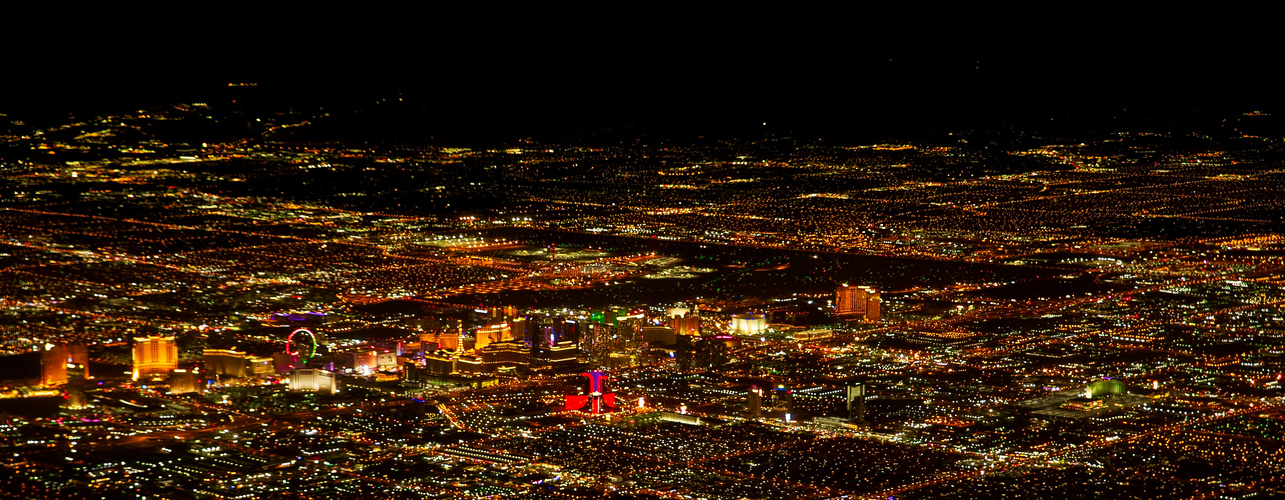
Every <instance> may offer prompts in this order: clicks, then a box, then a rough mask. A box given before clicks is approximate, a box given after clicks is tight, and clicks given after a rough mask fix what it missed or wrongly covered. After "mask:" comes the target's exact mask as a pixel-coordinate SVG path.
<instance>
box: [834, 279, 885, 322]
mask: <svg viewBox="0 0 1285 500" xmlns="http://www.w3.org/2000/svg"><path fill="white" fill-rule="evenodd" d="M880 302H881V300H880V298H879V291H878V290H875V289H873V288H870V287H868V286H848V285H843V286H842V287H839V289H838V290H836V291H835V292H834V312H835V314H838V315H839V316H857V317H861V318H862V319H865V320H866V321H878V320H879V304H880Z"/></svg>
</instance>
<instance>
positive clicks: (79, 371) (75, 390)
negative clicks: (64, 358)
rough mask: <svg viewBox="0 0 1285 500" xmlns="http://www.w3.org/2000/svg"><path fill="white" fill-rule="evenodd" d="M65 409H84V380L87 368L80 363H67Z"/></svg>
mask: <svg viewBox="0 0 1285 500" xmlns="http://www.w3.org/2000/svg"><path fill="white" fill-rule="evenodd" d="M66 366H67V403H66V405H67V407H68V408H71V409H74V410H75V409H80V408H84V407H85V404H86V402H87V400H86V399H85V378H86V374H87V373H88V367H86V366H85V365H83V364H80V363H67V365H66Z"/></svg>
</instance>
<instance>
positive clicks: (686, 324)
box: [668, 313, 701, 335]
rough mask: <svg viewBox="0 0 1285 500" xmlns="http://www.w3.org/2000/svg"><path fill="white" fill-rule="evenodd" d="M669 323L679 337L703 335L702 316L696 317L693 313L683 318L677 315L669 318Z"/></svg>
mask: <svg viewBox="0 0 1285 500" xmlns="http://www.w3.org/2000/svg"><path fill="white" fill-rule="evenodd" d="M668 323H669V327H670V328H673V329H674V333H676V334H678V335H700V334H701V319H700V316H696V315H694V314H691V313H687V314H684V315H681V316H678V315H676V316H673V317H671V318H669V322H668Z"/></svg>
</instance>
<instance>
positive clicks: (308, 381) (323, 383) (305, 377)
mask: <svg viewBox="0 0 1285 500" xmlns="http://www.w3.org/2000/svg"><path fill="white" fill-rule="evenodd" d="M290 390H291V391H294V392H315V393H320V394H334V393H335V374H333V373H330V372H328V371H326V370H318V369H315V368H300V369H298V370H294V371H292V372H290Z"/></svg>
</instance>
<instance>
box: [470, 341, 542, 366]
mask: <svg viewBox="0 0 1285 500" xmlns="http://www.w3.org/2000/svg"><path fill="white" fill-rule="evenodd" d="M478 355H480V356H481V357H482V365H483V367H484V369H485V370H486V371H488V372H491V373H495V372H498V371H500V370H506V369H512V368H517V367H519V366H527V365H529V364H530V363H531V351H530V349H528V348H527V346H526V344H524V343H522V342H519V341H516V340H510V341H506V342H494V343H492V344H489V345H487V346H486V348H484V349H479V350H478Z"/></svg>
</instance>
